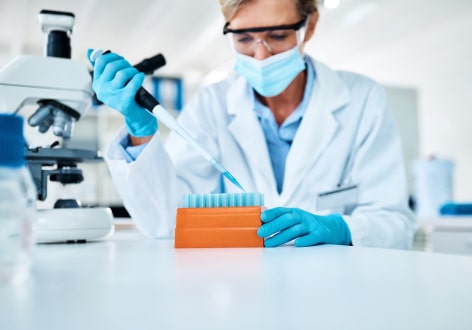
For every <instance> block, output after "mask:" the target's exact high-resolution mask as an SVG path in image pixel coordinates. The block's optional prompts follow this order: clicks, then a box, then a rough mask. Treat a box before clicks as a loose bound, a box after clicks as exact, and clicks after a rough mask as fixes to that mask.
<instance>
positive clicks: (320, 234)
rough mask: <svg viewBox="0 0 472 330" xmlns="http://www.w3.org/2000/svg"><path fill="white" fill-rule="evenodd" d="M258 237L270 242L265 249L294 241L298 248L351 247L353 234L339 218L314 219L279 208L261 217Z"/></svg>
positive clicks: (305, 213)
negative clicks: (321, 245)
mask: <svg viewBox="0 0 472 330" xmlns="http://www.w3.org/2000/svg"><path fill="white" fill-rule="evenodd" d="M261 220H262V222H263V224H262V226H260V227H259V229H258V230H257V235H259V237H262V238H267V237H270V236H272V235H274V234H275V235H274V236H272V237H270V238H267V239H266V240H265V242H264V245H265V246H266V247H275V246H279V245H282V244H285V243H287V242H290V241H291V240H293V239H295V246H311V245H317V244H339V245H348V244H350V243H351V232H350V230H349V228H348V226H347V224H346V222H344V219H343V218H342V216H341V215H339V214H330V215H315V214H311V213H309V212H306V211H303V210H300V209H294V208H284V207H276V208H273V209H269V210H266V211H264V212H263V213H262V215H261Z"/></svg>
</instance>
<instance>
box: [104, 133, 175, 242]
mask: <svg viewBox="0 0 472 330" xmlns="http://www.w3.org/2000/svg"><path fill="white" fill-rule="evenodd" d="M127 134H128V132H127V130H126V128H124V127H123V128H122V129H121V130H120V132H119V133H118V134H117V136H116V137H115V138H114V140H113V141H112V142H111V144H110V147H109V149H108V151H107V153H106V157H105V160H106V161H107V164H108V167H109V169H110V174H111V176H112V178H113V181H114V184H115V187H116V189H117V191H118V193H119V195H120V196H121V198H122V200H123V203H124V206H125V207H126V209H127V211H128V213H129V214H130V215H131V218H132V219H133V221H134V223H135V224H136V226H137V228H138V229H139V230H140V231H141V232H142V233H143V234H144V235H146V236H148V237H154V238H157V237H171V236H173V230H174V227H175V210H176V208H177V206H178V204H179V198H180V196H181V195H180V192H181V191H183V190H184V188H183V187H182V185H181V183H179V181H178V180H177V176H176V174H175V169H174V166H173V163H172V161H171V159H170V158H169V156H168V154H167V152H165V150H164V147H163V144H162V142H161V138H160V134H159V133H157V134H155V136H154V137H153V138H152V139H151V141H149V143H148V145H147V146H146V147H145V148H144V149H143V150H142V152H141V153H140V155H139V157H138V158H137V159H136V161H134V162H127V161H126V157H125V155H124V153H126V151H125V150H124V148H123V146H122V145H121V143H120V141H122V140H123V139H124V138H126V136H127Z"/></svg>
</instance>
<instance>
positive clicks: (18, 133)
mask: <svg viewBox="0 0 472 330" xmlns="http://www.w3.org/2000/svg"><path fill="white" fill-rule="evenodd" d="M24 165H25V138H24V136H23V118H22V117H20V116H18V115H14V114H13V115H12V114H0V166H6V167H21V166H24Z"/></svg>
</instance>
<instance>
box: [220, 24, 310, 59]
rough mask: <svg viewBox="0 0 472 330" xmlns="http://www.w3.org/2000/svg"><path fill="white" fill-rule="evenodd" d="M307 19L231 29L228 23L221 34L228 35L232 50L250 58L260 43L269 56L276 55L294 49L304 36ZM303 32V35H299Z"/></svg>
mask: <svg viewBox="0 0 472 330" xmlns="http://www.w3.org/2000/svg"><path fill="white" fill-rule="evenodd" d="M306 22H307V18H304V19H303V20H301V21H299V22H297V23H295V24H287V25H277V26H268V27H254V28H246V29H231V28H229V24H230V22H227V23H226V24H225V25H224V27H223V34H225V35H228V36H229V37H230V39H231V43H232V45H233V46H234V49H235V50H236V51H237V52H238V53H241V54H244V55H249V56H252V55H254V53H255V50H256V47H257V45H258V44H259V43H260V44H262V45H264V46H265V47H266V49H267V50H268V51H269V52H270V53H271V54H278V53H281V52H284V51H286V50H289V49H291V48H293V47H295V46H296V45H297V44H299V42H300V41H301V40H300V39H302V38H303V37H304V35H305V33H304V32H305V29H304V27H305V25H306ZM299 32H303V33H299Z"/></svg>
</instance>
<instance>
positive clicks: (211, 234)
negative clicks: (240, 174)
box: [174, 193, 264, 248]
mask: <svg viewBox="0 0 472 330" xmlns="http://www.w3.org/2000/svg"><path fill="white" fill-rule="evenodd" d="M263 209H264V196H263V195H262V194H259V193H232V194H229V193H228V194H190V195H184V196H183V197H182V205H181V207H180V208H178V209H177V217H176V222H175V241H174V247H176V248H209V247H215V248H218V247H264V240H263V239H262V238H260V237H259V236H257V229H258V228H259V227H260V225H261V219H260V218H261V213H262V211H263Z"/></svg>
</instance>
